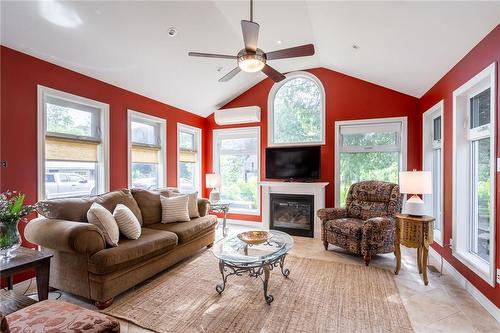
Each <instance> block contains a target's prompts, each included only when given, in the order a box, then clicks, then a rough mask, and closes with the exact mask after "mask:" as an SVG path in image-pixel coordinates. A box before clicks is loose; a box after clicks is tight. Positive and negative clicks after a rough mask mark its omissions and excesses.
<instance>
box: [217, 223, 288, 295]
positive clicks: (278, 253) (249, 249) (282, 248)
mask: <svg viewBox="0 0 500 333" xmlns="http://www.w3.org/2000/svg"><path fill="white" fill-rule="evenodd" d="M269 232H270V233H271V234H272V237H271V239H269V240H268V241H267V242H265V243H263V244H259V245H249V244H247V243H245V242H243V241H241V240H240V239H239V238H238V236H233V237H229V238H227V239H223V240H222V241H220V242H218V243H216V244H215V245H214V246H213V248H212V252H213V254H214V255H215V257H217V258H218V259H219V270H220V273H221V275H222V283H221V284H218V285H217V286H216V287H215V290H217V292H218V293H219V294H222V292H223V291H224V289H226V282H227V278H228V277H229V276H231V275H237V276H241V275H243V274H244V273H248V274H249V276H251V277H255V278H260V279H261V280H262V283H263V288H264V299H265V301H266V302H267V303H268V304H271V302H272V301H273V300H274V298H273V296H272V295H269V294H268V293H267V284H268V281H269V275H270V273H271V271H272V270H273V268H276V267H278V266H279V267H280V270H281V273H282V274H283V275H284V276H285V277H288V275H289V274H290V270H289V269H287V268H285V267H284V264H285V257H286V255H287V253H288V251H290V249H291V248H292V247H293V239H292V237H291V236H290V235H288V234H286V233H284V232H281V231H277V230H271V231H269ZM262 275H263V277H262Z"/></svg>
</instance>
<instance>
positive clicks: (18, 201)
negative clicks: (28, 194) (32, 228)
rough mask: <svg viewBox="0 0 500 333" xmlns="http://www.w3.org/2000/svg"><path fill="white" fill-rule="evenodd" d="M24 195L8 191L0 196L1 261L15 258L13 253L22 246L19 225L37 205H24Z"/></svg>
mask: <svg viewBox="0 0 500 333" xmlns="http://www.w3.org/2000/svg"><path fill="white" fill-rule="evenodd" d="M24 197H25V195H24V194H21V193H18V192H16V191H6V192H4V193H2V194H0V260H9V259H10V258H12V257H14V256H15V254H13V253H12V252H13V251H14V250H16V249H17V248H18V247H19V246H21V236H20V235H19V231H18V229H17V225H18V223H19V221H20V220H21V219H23V218H24V217H25V216H26V215H28V214H29V213H31V212H32V211H33V210H34V209H35V208H36V206H37V205H36V204H35V205H24Z"/></svg>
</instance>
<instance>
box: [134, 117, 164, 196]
mask: <svg viewBox="0 0 500 333" xmlns="http://www.w3.org/2000/svg"><path fill="white" fill-rule="evenodd" d="M128 124H129V125H128V132H129V134H128V136H129V139H128V141H129V144H128V146H129V161H130V162H129V163H130V165H129V186H130V187H132V188H142V189H155V188H159V187H163V186H165V179H166V175H165V165H166V163H165V146H166V140H165V132H166V121H165V119H162V118H157V117H154V116H150V115H147V114H144V113H140V112H136V111H132V110H129V111H128Z"/></svg>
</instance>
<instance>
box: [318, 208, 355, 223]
mask: <svg viewBox="0 0 500 333" xmlns="http://www.w3.org/2000/svg"><path fill="white" fill-rule="evenodd" d="M316 214H317V215H318V217H319V218H320V219H321V220H322V221H323V222H326V221H329V220H335V219H342V218H346V217H347V209H345V208H322V209H319V210H318V212H317V213H316Z"/></svg>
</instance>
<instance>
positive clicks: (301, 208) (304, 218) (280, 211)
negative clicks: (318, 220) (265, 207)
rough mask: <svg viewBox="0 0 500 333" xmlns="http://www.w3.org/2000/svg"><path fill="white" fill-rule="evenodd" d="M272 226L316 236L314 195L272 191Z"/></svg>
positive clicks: (303, 234)
mask: <svg viewBox="0 0 500 333" xmlns="http://www.w3.org/2000/svg"><path fill="white" fill-rule="evenodd" d="M270 199H271V204H270V206H271V207H270V208H271V211H270V226H269V227H270V228H271V229H274V230H280V231H284V232H286V233H288V234H290V235H295V236H304V237H314V195H303V194H283V193H271V196H270Z"/></svg>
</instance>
